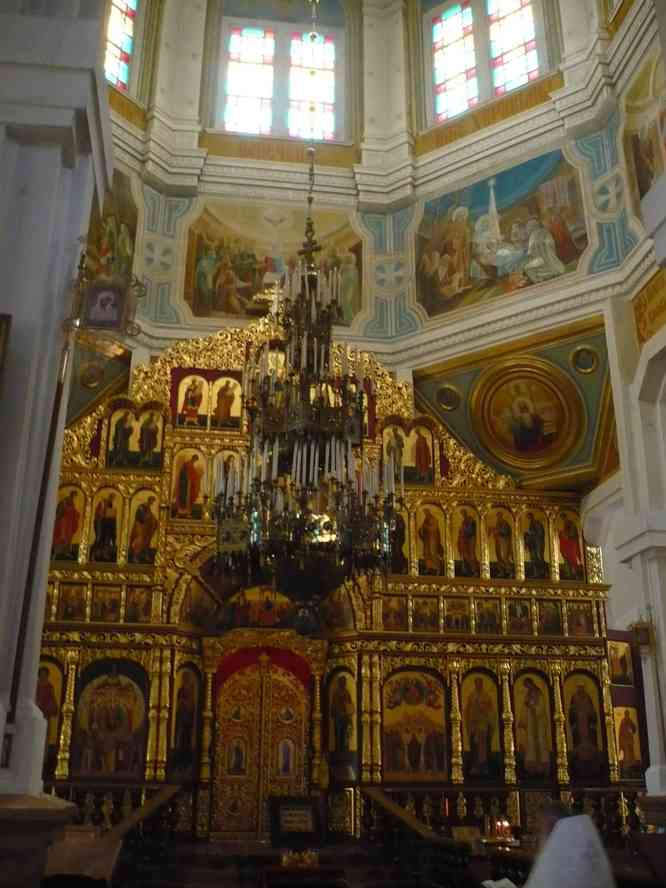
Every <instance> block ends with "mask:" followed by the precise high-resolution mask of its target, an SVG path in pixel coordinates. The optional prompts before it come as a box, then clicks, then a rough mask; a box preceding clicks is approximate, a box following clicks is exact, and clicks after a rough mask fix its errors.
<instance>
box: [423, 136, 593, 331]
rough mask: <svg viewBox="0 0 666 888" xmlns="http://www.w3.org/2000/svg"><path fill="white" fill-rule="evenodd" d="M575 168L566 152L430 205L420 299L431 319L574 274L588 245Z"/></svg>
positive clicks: (426, 208)
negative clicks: (568, 159) (565, 155)
mask: <svg viewBox="0 0 666 888" xmlns="http://www.w3.org/2000/svg"><path fill="white" fill-rule="evenodd" d="M587 242H588V239H587V231H586V227H585V208H584V204H583V198H582V193H581V188H580V182H579V176H578V173H577V171H576V169H575V168H574V167H573V166H571V164H570V163H569V162H568V161H567V160H566V159H565V158H564V155H563V154H562V152H561V151H552V152H551V153H550V154H546V155H542V156H541V157H537V158H535V159H534V160H529V161H527V162H526V163H522V164H520V165H518V166H515V167H512V168H511V169H509V170H505V171H503V172H501V173H498V174H497V175H496V176H493V177H492V178H489V179H484V180H482V181H480V182H476V183H475V184H473V185H470V186H468V187H467V188H463V189H461V190H460V191H455V192H450V193H448V194H444V195H442V196H440V197H436V198H433V199H431V200H428V201H426V203H425V206H424V209H423V220H422V222H421V225H420V226H419V229H418V232H417V234H416V274H417V278H416V280H417V300H418V302H419V304H420V305H421V306H422V307H423V308H424V309H425V311H426V312H427V313H428V315H429V316H430V317H436V316H437V315H441V314H444V313H446V312H450V311H453V310H454V309H457V308H467V307H469V306H472V305H476V304H478V303H479V302H482V301H487V300H489V299H492V298H494V297H497V296H506V295H508V294H511V293H516V292H520V290H522V289H523V288H525V287H530V286H532V285H534V284H541V283H544V282H546V281H550V280H553V279H555V278H559V277H562V275H565V274H568V273H570V272H573V271H575V270H576V269H577V267H578V262H579V260H580V257H581V255H582V254H583V252H584V251H585V248H586V247H587Z"/></svg>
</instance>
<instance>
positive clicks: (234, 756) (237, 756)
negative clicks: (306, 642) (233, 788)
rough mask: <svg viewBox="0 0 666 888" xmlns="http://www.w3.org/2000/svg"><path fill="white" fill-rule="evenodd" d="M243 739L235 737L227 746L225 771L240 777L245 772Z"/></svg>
mask: <svg viewBox="0 0 666 888" xmlns="http://www.w3.org/2000/svg"><path fill="white" fill-rule="evenodd" d="M246 758H247V757H246V754H245V741H244V740H241V738H240V737H235V738H234V739H233V740H232V741H231V744H230V746H229V753H228V759H227V773H228V774H232V775H233V776H234V777H242V776H243V775H244V774H245V773H246V769H247V764H246Z"/></svg>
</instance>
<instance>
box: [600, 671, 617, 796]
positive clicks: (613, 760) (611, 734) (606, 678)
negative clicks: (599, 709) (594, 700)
mask: <svg viewBox="0 0 666 888" xmlns="http://www.w3.org/2000/svg"><path fill="white" fill-rule="evenodd" d="M610 685H611V682H610V674H609V671H608V661H607V660H605V659H604V660H602V661H601V689H602V695H603V704H604V721H605V723H606V746H607V748H608V772H609V776H610V781H611V783H619V782H620V766H619V764H618V758H617V745H616V742H615V722H614V719H613V702H612V700H611V693H610Z"/></svg>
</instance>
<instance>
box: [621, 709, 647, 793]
mask: <svg viewBox="0 0 666 888" xmlns="http://www.w3.org/2000/svg"><path fill="white" fill-rule="evenodd" d="M613 720H614V722H615V737H616V743H617V753H618V762H619V765H620V774H621V775H622V777H623V779H625V780H627V779H628V780H632V779H633V780H637V779H639V780H640V779H641V777H642V776H643V771H644V767H643V754H642V751H641V737H640V729H639V725H640V722H639V720H638V711H637V710H636V708H635V707H634V706H616V707H614V709H613Z"/></svg>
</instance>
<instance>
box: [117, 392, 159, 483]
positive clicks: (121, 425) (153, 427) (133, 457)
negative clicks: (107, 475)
mask: <svg viewBox="0 0 666 888" xmlns="http://www.w3.org/2000/svg"><path fill="white" fill-rule="evenodd" d="M163 432H164V418H163V416H162V412H161V409H159V408H158V409H156V408H154V407H146V408H144V409H143V410H141V411H140V412H139V413H138V414H137V413H136V412H135V410H134V405H133V404H132V402H131V401H127V402H126V403H125V405H124V406H121V407H119V408H118V409H117V410H114V411H113V413H112V414H111V420H110V423H109V440H108V445H107V447H108V450H107V457H106V464H107V467H108V468H110V469H133V468H135V469H140V470H144V469H147V470H150V469H155V470H156V469H160V468H161V467H162V435H163Z"/></svg>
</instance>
